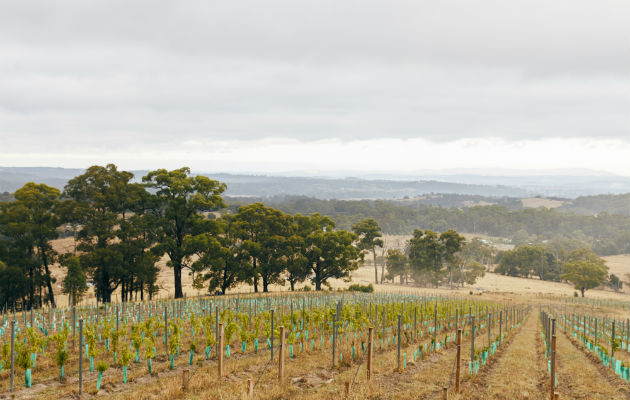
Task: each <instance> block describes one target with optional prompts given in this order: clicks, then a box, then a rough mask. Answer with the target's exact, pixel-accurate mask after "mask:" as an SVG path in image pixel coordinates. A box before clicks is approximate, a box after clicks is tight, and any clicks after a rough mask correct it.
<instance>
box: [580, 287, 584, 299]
mask: <svg viewBox="0 0 630 400" xmlns="http://www.w3.org/2000/svg"><path fill="white" fill-rule="evenodd" d="M580 291H581V292H582V297H584V288H582V289H580Z"/></svg>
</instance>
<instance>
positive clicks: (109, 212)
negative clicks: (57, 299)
mask: <svg viewBox="0 0 630 400" xmlns="http://www.w3.org/2000/svg"><path fill="white" fill-rule="evenodd" d="M132 178H133V174H132V173H131V172H128V171H119V170H118V168H117V167H116V166H115V165H114V164H108V165H106V166H104V167H103V166H98V165H95V166H92V167H90V168H88V169H87V170H86V171H85V173H83V174H81V175H79V176H76V177H74V178H72V179H71V180H70V181H68V184H67V185H66V186H65V188H64V196H65V197H66V198H67V200H66V201H65V202H64V204H62V205H61V207H60V209H63V210H64V213H65V214H66V216H67V219H68V220H72V221H73V222H74V223H80V224H81V225H82V229H81V230H79V231H78V232H77V234H76V235H77V240H78V242H79V244H78V245H77V250H79V251H80V253H81V254H80V260H81V265H82V266H83V267H85V268H86V269H87V270H88V271H89V272H90V274H91V277H92V281H93V282H94V284H95V286H96V295H97V297H98V298H99V299H101V300H102V301H103V302H110V301H111V296H112V293H113V292H114V291H115V290H116V289H117V288H118V287H119V285H120V284H121V283H122V281H123V276H124V275H125V273H126V271H125V268H124V261H125V260H124V254H123V253H122V252H121V249H120V247H122V246H121V245H120V237H119V233H120V232H119V230H120V226H121V222H124V221H125V219H126V218H127V214H128V212H129V211H131V210H132V209H133V208H134V205H135V204H136V203H137V202H138V199H139V197H140V196H141V194H142V192H143V191H144V188H143V187H142V186H141V185H139V184H136V183H131V179H132Z"/></svg>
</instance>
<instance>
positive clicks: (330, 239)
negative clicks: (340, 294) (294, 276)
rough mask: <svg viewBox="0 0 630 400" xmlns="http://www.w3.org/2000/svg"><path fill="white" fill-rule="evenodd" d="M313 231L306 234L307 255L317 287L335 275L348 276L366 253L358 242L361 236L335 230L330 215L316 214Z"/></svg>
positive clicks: (312, 218)
mask: <svg viewBox="0 0 630 400" xmlns="http://www.w3.org/2000/svg"><path fill="white" fill-rule="evenodd" d="M310 225H311V229H312V230H311V232H310V233H309V234H308V236H306V238H305V243H306V247H305V249H306V258H307V260H308V267H309V269H310V272H311V281H312V282H313V284H314V285H315V290H321V289H322V285H325V284H326V283H327V282H328V279H331V278H338V279H339V278H348V277H349V276H350V273H351V272H352V271H354V270H356V269H357V268H359V263H360V262H361V261H363V253H362V252H361V251H360V250H359V249H358V248H357V247H356V246H355V245H354V243H355V241H356V240H357V238H358V237H357V235H355V234H354V233H352V232H348V231H345V230H339V231H335V230H333V228H334V226H335V225H334V223H333V222H332V220H330V218H328V217H323V216H320V215H319V214H313V216H312V217H311V222H310Z"/></svg>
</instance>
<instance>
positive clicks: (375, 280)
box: [372, 247, 383, 285]
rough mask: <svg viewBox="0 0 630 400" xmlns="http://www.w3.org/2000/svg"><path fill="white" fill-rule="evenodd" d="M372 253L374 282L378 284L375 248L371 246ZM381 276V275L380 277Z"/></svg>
mask: <svg viewBox="0 0 630 400" xmlns="http://www.w3.org/2000/svg"><path fill="white" fill-rule="evenodd" d="M372 255H373V256H374V284H376V285H378V266H377V265H376V250H375V249H374V248H373V247H372ZM382 277H383V276H382V275H381V278H382Z"/></svg>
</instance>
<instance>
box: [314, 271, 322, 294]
mask: <svg viewBox="0 0 630 400" xmlns="http://www.w3.org/2000/svg"><path fill="white" fill-rule="evenodd" d="M315 290H322V279H321V277H320V273H319V269H318V268H316V269H315Z"/></svg>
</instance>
